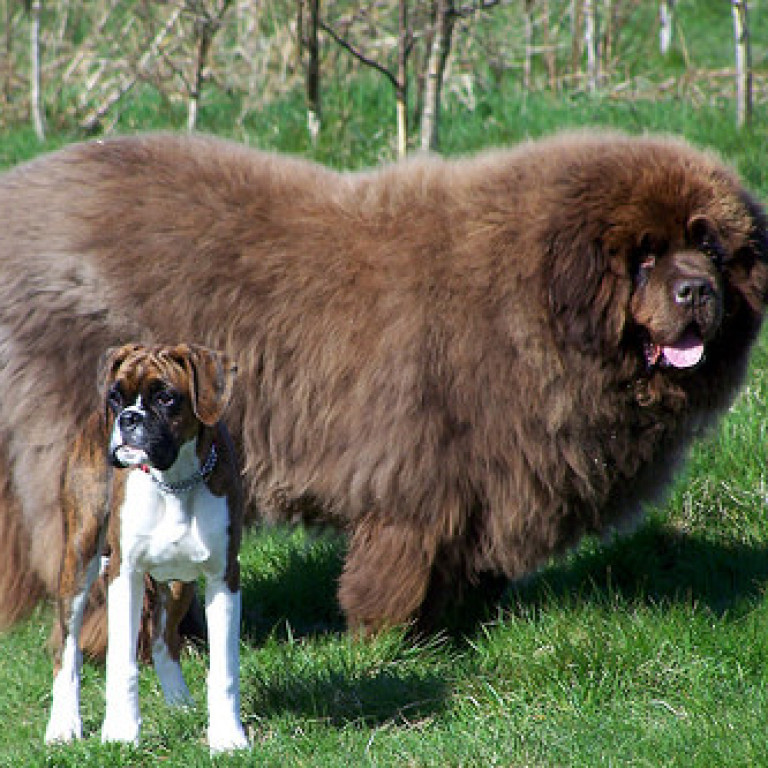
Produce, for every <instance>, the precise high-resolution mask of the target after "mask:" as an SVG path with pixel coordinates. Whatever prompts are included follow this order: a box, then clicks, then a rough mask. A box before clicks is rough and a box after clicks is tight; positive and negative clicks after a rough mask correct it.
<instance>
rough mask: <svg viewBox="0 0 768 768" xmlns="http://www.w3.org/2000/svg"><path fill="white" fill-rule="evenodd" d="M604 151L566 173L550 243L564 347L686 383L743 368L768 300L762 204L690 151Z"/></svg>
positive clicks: (669, 147)
mask: <svg viewBox="0 0 768 768" xmlns="http://www.w3.org/2000/svg"><path fill="white" fill-rule="evenodd" d="M589 149H590V148H587V153H586V154H587V156H589ZM593 149H595V151H594V156H592V157H589V161H588V162H580V163H576V164H573V165H572V166H571V167H568V168H564V169H563V174H564V176H563V180H562V188H561V190H562V192H563V197H564V205H563V209H564V211H565V213H563V214H562V217H563V218H562V221H561V222H559V226H558V227H557V231H556V234H555V235H554V237H553V238H552V240H551V242H550V243H549V253H550V259H551V260H550V262H549V263H550V270H551V271H550V272H549V274H548V284H547V291H548V298H549V304H550V309H551V312H552V317H553V321H554V325H555V328H556V333H557V336H558V338H559V339H560V340H561V343H563V344H566V345H567V346H569V347H571V348H575V349H578V350H583V351H599V352H600V354H602V356H603V357H604V358H606V359H615V360H618V359H620V358H621V359H624V360H629V359H631V360H634V361H636V364H637V367H638V368H644V369H645V374H644V375H646V376H647V375H652V374H653V372H658V373H659V374H660V375H663V376H664V377H666V378H670V377H672V378H675V379H676V380H682V377H683V376H684V375H687V374H688V373H691V372H693V371H698V370H699V368H700V367H702V366H703V365H705V363H706V361H707V360H708V359H713V358H717V359H718V360H723V361H726V360H729V359H731V360H734V361H735V360H737V359H738V360H741V359H742V358H743V357H744V353H745V352H746V350H747V348H748V347H749V345H750V344H751V343H752V341H753V340H754V338H755V335H756V333H757V330H758V328H759V326H760V323H761V320H762V317H763V313H764V308H765V302H766V299H767V298H768V227H767V225H766V219H765V215H764V213H763V212H762V210H761V208H760V206H759V205H758V204H757V203H756V202H755V201H754V200H753V199H752V198H751V197H750V195H749V194H748V193H747V192H746V191H745V190H744V189H743V187H742V186H741V184H740V182H739V181H738V179H737V178H736V177H735V175H734V174H733V173H731V171H730V170H728V169H727V168H726V167H724V166H723V165H722V164H721V163H719V162H718V161H717V160H715V159H714V158H713V157H710V156H709V155H707V154H704V153H699V152H697V151H695V150H693V149H691V148H690V147H688V146H687V145H685V144H683V143H681V142H674V141H666V140H658V139H637V140H632V139H624V140H618V141H612V142H608V143H607V144H606V145H605V146H604V147H602V148H601V147H597V148H593ZM725 364H726V363H723V366H724V365H725ZM718 365H719V363H718Z"/></svg>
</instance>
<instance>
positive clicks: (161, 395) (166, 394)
mask: <svg viewBox="0 0 768 768" xmlns="http://www.w3.org/2000/svg"><path fill="white" fill-rule="evenodd" d="M179 401H180V396H179V394H178V393H177V392H174V391H173V390H172V389H161V390H159V391H158V392H157V393H156V394H155V403H156V404H157V405H158V406H159V407H160V408H164V409H166V410H170V409H172V408H175V407H176V406H177V405H178V404H179Z"/></svg>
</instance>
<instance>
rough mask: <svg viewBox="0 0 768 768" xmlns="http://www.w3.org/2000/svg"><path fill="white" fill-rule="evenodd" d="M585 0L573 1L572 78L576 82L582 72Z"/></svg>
mask: <svg viewBox="0 0 768 768" xmlns="http://www.w3.org/2000/svg"><path fill="white" fill-rule="evenodd" d="M583 20H584V3H583V0H571V76H572V78H573V81H574V82H575V81H576V79H577V78H578V76H579V73H580V72H581V52H582V47H581V46H582V40H583V38H582V35H581V27H582V23H583Z"/></svg>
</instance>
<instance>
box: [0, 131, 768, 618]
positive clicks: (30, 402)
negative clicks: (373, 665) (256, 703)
mask: <svg viewBox="0 0 768 768" xmlns="http://www.w3.org/2000/svg"><path fill="white" fill-rule="evenodd" d="M767 258H768V242H767V240H766V222H765V219H764V217H763V214H762V212H761V210H760V208H759V206H758V205H757V203H756V202H755V201H754V200H753V199H752V198H751V197H750V196H749V194H748V193H747V192H746V191H744V189H743V188H742V186H741V184H740V182H739V181H738V179H737V178H736V177H735V176H734V174H733V173H732V172H731V171H729V170H728V169H727V168H725V167H724V166H723V165H722V164H721V163H720V162H719V161H718V160H716V159H715V158H714V157H711V156H710V155H708V154H706V153H701V152H698V151H696V150H694V149H692V148H690V147H688V146H687V145H685V144H684V143H682V142H679V141H675V140H667V139H653V138H628V137H624V136H620V135H614V134H574V135H566V136H562V137H556V138H553V139H549V140H544V141H541V142H534V143H528V144H524V145H522V146H520V147H518V148H516V149H513V150H510V151H501V152H492V153H488V154H484V155H481V156H479V157H477V158H474V159H466V160H441V159H436V158H429V159H416V160H412V161H409V162H404V163H400V164H396V165H393V166H390V167H386V168H383V169H381V170H378V171H371V172H365V173H352V174H339V173H335V172H332V171H330V170H328V169H325V168H322V167H320V166H317V165H314V164H311V163H309V162H304V161H300V160H295V159H288V158H285V157H279V156H274V155H270V154H262V153H258V152H254V151H250V150H247V149H244V148H241V147H238V146H235V145H232V144H228V143H223V142H220V141H216V140H212V139H204V138H174V137H170V136H147V137H141V138H124V139H115V140H106V141H95V142H91V143H87V144H83V145H78V146H72V147H70V148H67V149H65V150H62V151H60V152H57V153H55V154H53V155H50V156H47V157H43V158H41V159H38V160H36V161H33V162H31V163H28V164H25V165H22V166H20V167H18V168H16V169H15V170H12V171H11V172H9V173H7V174H5V175H4V176H3V177H2V178H0V481H1V485H0V491H1V492H2V495H1V496H0V547H1V548H2V553H1V554H0V602H2V603H3V606H2V607H3V609H4V614H5V616H6V617H7V618H13V617H14V616H16V615H19V614H20V612H22V611H23V610H24V608H26V607H28V606H29V604H30V602H31V600H33V599H34V598H35V597H36V596H37V595H39V594H40V592H41V591H43V590H49V591H51V590H53V588H54V587H55V579H56V574H57V573H58V565H59V564H58V561H57V558H56V557H55V556H52V553H55V552H56V551H57V548H58V547H60V536H61V534H60V530H61V522H60V512H59V509H58V507H57V505H56V498H57V486H58V482H59V474H60V468H61V465H62V458H63V456H62V454H63V451H64V448H65V446H66V444H67V439H68V437H69V436H70V435H71V434H72V433H73V431H74V429H75V428H76V426H77V424H78V423H79V422H80V421H81V420H82V419H83V418H84V417H85V415H86V414H87V413H88V412H90V411H91V410H92V409H93V408H94V407H95V405H96V392H95V388H94V389H93V390H91V389H89V388H88V386H87V385H88V384H89V383H90V382H91V381H92V378H93V371H95V369H96V361H97V359H98V357H99V355H100V354H101V353H102V352H103V350H104V349H105V348H107V347H109V346H113V345H117V344H120V343H122V342H124V341H125V340H128V339H136V338H141V339H144V340H145V341H155V342H163V341H165V340H175V339H178V338H183V339H186V340H189V341H195V342H198V343H203V344H206V345H209V346H213V347H216V348H223V349H227V350H228V351H229V352H230V353H231V354H232V355H233V356H234V357H235V358H236V359H237V361H238V365H239V370H240V380H241V386H239V387H238V394H237V395H236V397H235V400H234V403H233V408H232V410H231V411H230V416H229V419H228V423H229V425H230V427H231V430H232V432H233V434H234V435H235V437H236V440H237V441H238V443H239V446H240V448H241V450H242V453H243V457H244V462H245V467H246V484H247V488H248V490H249V495H250V499H251V501H252V502H253V503H254V507H255V508H257V509H259V510H260V512H261V513H262V514H263V515H264V516H266V517H267V518H272V519H286V518H298V517H303V518H305V519H320V520H330V521H332V522H334V523H336V524H338V525H339V526H341V527H343V528H344V529H345V530H347V531H348V533H349V536H350V547H349V551H348V554H347V559H346V563H345V567H344V572H343V575H342V578H341V585H340V599H341V603H342V606H343V608H344V609H345V611H346V613H347V616H348V619H349V620H350V622H351V623H352V624H353V625H359V624H362V625H364V626H366V627H367V628H375V627H377V626H379V625H381V624H383V623H388V622H402V621H406V620H409V619H413V618H416V619H421V620H422V621H424V622H425V623H428V622H429V621H430V620H431V619H433V618H434V617H435V616H436V615H437V614H438V613H439V610H440V608H441V607H442V606H443V604H444V602H445V601H446V600H450V599H451V598H452V597H453V596H454V595H455V594H457V593H458V591H460V588H461V587H462V586H464V585H470V584H473V583H478V582H480V583H482V582H483V579H484V578H485V577H486V576H491V577H497V576H504V577H516V576H519V575H520V574H524V573H526V572H528V571H530V570H531V569H533V568H536V567H537V566H538V565H540V564H541V563H542V562H543V561H544V560H545V559H546V558H547V557H549V556H550V555H552V554H554V553H558V552H562V551H563V550H564V549H565V548H567V547H569V546H571V545H573V544H574V543H575V542H576V541H578V539H579V537H581V536H582V535H583V534H585V533H587V532H591V531H601V530H603V529H605V528H606V527H607V526H610V525H614V524H621V523H622V522H624V521H625V520H627V519H628V518H630V517H632V516H633V515H635V513H636V512H637V510H638V506H639V503H640V502H641V501H642V500H645V499H648V498H650V497H652V496H653V495H654V494H655V493H656V492H657V491H658V490H659V489H660V488H662V487H663V486H664V484H665V483H666V482H667V480H668V479H669V477H670V474H671V472H672V468H673V466H674V464H675V460H676V459H677V458H678V457H679V456H680V455H681V453H682V452H683V451H684V449H685V447H686V445H687V444H688V443H689V441H690V439H691V437H692V436H693V435H694V434H695V433H696V430H697V429H698V428H699V427H701V426H702V425H706V424H708V423H711V422H712V420H713V418H715V417H716V416H717V415H718V414H719V413H720V412H722V410H723V409H724V408H725V407H726V406H727V405H728V404H729V403H730V402H731V400H732V398H733V396H734V394H735V392H736V389H737V386H738V384H739V383H740V381H741V380H742V378H743V375H744V372H745V367H746V361H747V356H748V351H749V348H750V345H751V344H752V342H753V341H754V339H755V336H756V334H757V332H758V328H759V325H760V321H761V317H762V312H763V302H764V300H765V296H766V288H767V286H768V269H767V267H766V259H767ZM681 286H682V287H681ZM691 286H694V288H693V289H691V290H695V297H694V300H690V295H691V293H690V290H688V289H690V288H691ZM692 335H693V336H695V337H696V339H700V340H702V341H704V342H706V356H705V358H704V360H703V361H702V362H701V363H700V364H699V365H698V367H697V368H695V369H693V370H688V371H680V370H677V369H675V368H673V367H670V366H666V367H665V366H664V365H663V361H661V360H660V358H661V356H662V355H661V352H660V350H661V349H662V348H663V347H664V345H674V344H676V343H677V344H684V343H686V341H687V340H689V339H688V337H690V336H692ZM681 340H682V341H681Z"/></svg>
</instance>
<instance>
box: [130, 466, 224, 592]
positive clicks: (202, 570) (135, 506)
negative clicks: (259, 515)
mask: <svg viewBox="0 0 768 768" xmlns="http://www.w3.org/2000/svg"><path fill="white" fill-rule="evenodd" d="M228 528H229V514H228V509H227V501H226V498H225V497H218V496H214V495H213V494H212V493H211V492H210V491H209V490H208V487H207V486H206V485H205V483H200V484H198V485H197V486H196V487H195V488H194V489H193V490H191V491H188V492H186V493H182V494H179V495H175V494H168V493H163V492H161V491H160V489H159V488H158V487H157V485H156V484H155V483H154V481H153V480H152V478H151V477H150V475H149V474H147V473H146V472H144V471H143V470H141V469H133V470H130V471H129V474H128V477H127V478H126V486H125V499H124V501H123V504H122V506H121V508H120V550H121V568H122V567H126V566H127V567H128V568H130V569H131V570H140V571H144V572H147V573H149V574H150V575H152V576H153V577H154V578H155V579H157V580H158V581H169V580H172V579H178V580H180V581H193V580H195V579H197V577H198V576H200V575H202V574H206V575H211V576H213V575H220V574H221V573H222V572H223V571H224V569H225V568H226V564H227V548H228V538H229V536H228V533H229V531H228Z"/></svg>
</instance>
